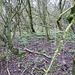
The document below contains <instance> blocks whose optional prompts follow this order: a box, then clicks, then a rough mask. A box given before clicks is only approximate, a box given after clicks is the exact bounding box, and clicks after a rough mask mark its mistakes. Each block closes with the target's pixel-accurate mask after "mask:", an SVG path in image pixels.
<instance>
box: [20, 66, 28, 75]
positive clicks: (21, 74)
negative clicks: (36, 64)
mask: <svg viewBox="0 0 75 75" xmlns="http://www.w3.org/2000/svg"><path fill="white" fill-rule="evenodd" d="M26 69H27V67H26V68H25V69H24V70H23V72H22V74H21V75H23V74H24V72H25V71H26Z"/></svg>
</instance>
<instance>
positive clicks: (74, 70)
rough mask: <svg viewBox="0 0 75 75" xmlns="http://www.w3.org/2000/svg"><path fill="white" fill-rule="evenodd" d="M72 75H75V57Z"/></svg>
mask: <svg viewBox="0 0 75 75" xmlns="http://www.w3.org/2000/svg"><path fill="white" fill-rule="evenodd" d="M72 75H75V57H74V59H73V65H72Z"/></svg>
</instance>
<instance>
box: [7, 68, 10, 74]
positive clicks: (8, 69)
mask: <svg viewBox="0 0 75 75" xmlns="http://www.w3.org/2000/svg"><path fill="white" fill-rule="evenodd" d="M7 72H8V75H10V71H9V69H8V67H7Z"/></svg>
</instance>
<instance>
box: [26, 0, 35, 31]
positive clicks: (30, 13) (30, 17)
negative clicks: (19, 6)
mask: <svg viewBox="0 0 75 75" xmlns="http://www.w3.org/2000/svg"><path fill="white" fill-rule="evenodd" d="M27 2H28V9H29V11H28V15H29V19H30V24H31V29H32V32H35V30H34V27H33V18H32V10H31V4H30V0H27Z"/></svg>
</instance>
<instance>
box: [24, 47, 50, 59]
mask: <svg viewBox="0 0 75 75" xmlns="http://www.w3.org/2000/svg"><path fill="white" fill-rule="evenodd" d="M23 50H25V51H28V52H30V53H33V54H38V55H42V56H44V57H47V58H49V59H51V57H49V56H48V55H46V54H42V53H39V52H34V51H32V50H29V49H27V48H24V49H23Z"/></svg>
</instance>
